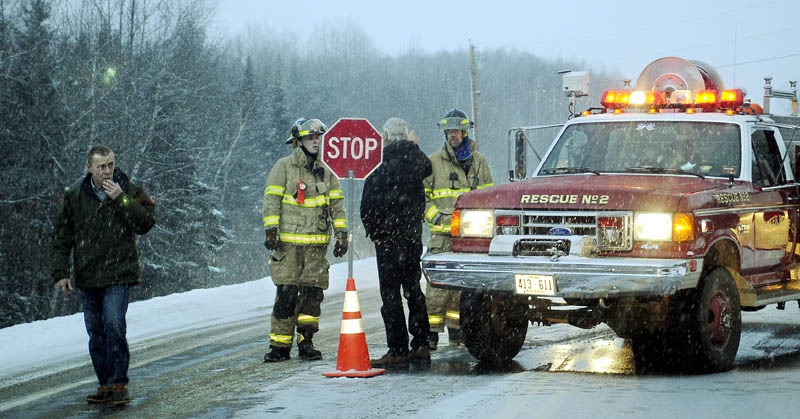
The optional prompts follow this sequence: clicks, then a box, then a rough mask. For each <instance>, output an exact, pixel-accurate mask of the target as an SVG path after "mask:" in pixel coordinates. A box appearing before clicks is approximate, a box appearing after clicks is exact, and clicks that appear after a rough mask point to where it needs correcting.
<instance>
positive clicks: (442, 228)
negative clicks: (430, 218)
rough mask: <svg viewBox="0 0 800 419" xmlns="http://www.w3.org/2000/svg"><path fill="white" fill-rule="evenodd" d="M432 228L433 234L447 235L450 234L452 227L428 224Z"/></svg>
mask: <svg viewBox="0 0 800 419" xmlns="http://www.w3.org/2000/svg"><path fill="white" fill-rule="evenodd" d="M428 225H429V226H430V227H431V233H434V232H438V233H447V234H450V225H449V224H448V225H438V224H430V223H429V224H428Z"/></svg>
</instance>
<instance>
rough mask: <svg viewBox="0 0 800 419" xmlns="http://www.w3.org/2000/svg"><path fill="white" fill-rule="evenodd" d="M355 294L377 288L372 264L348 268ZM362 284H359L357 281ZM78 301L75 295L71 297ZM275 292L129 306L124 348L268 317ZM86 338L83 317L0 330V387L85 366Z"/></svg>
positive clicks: (333, 288) (341, 270)
mask: <svg viewBox="0 0 800 419" xmlns="http://www.w3.org/2000/svg"><path fill="white" fill-rule="evenodd" d="M353 278H354V279H355V282H356V289H357V290H359V291H360V290H368V289H375V288H377V287H378V282H377V274H376V267H375V258H369V259H363V260H357V261H355V262H353ZM362 278H364V279H362ZM346 284H347V263H339V264H336V265H331V270H330V285H329V288H328V291H326V294H328V295H331V294H337V293H344V290H345V286H346ZM61 298H79V296H78V293H77V291H72V292H71V294H70V297H61ZM274 300H275V286H274V285H273V284H272V280H271V279H270V278H269V277H267V278H262V279H259V280H255V281H250V282H245V283H242V284H235V285H226V286H222V287H217V288H207V289H197V290H192V291H187V292H182V293H178V294H171V295H167V296H164V297H156V298H152V299H149V300H146V301H137V302H135V303H131V304H130V305H129V306H128V315H127V320H128V343H129V344H130V345H131V346H133V345H136V344H137V343H141V342H143V341H146V340H151V339H157V338H158V337H160V336H165V335H172V334H175V333H179V332H181V331H184V330H188V329H193V330H194V329H202V328H204V327H210V326H214V325H218V324H220V323H223V322H232V321H236V320H239V319H246V318H250V317H252V316H253V315H254V314H255V313H260V314H267V315H268V313H270V312H271V311H272V308H271V307H272V303H273V301H274ZM88 342H89V338H88V336H87V335H86V329H85V328H84V324H83V313H76V314H73V315H70V316H64V317H55V318H52V319H47V320H40V321H35V322H31V323H24V324H18V325H14V326H11V327H6V328H3V329H0V348H2V350H0V382H3V383H4V384H12V383H13V382H14V381H16V380H19V379H30V378H32V377H36V376H37V375H40V374H52V373H53V372H55V371H58V370H60V369H67V368H71V367H74V366H76V365H80V364H85V363H86V362H88V357H89V352H88Z"/></svg>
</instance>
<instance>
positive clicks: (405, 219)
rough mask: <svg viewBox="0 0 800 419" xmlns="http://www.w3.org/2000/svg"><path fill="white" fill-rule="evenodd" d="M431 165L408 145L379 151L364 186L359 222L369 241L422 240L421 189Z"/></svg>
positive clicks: (422, 203) (397, 143)
mask: <svg viewBox="0 0 800 419" xmlns="http://www.w3.org/2000/svg"><path fill="white" fill-rule="evenodd" d="M431 173H433V172H432V168H431V161H430V159H428V156H426V155H425V153H423V152H422V150H420V149H419V146H417V145H416V144H414V143H412V142H411V141H395V142H393V143H391V144H389V145H388V146H386V147H385V148H384V149H383V163H382V164H381V165H380V166H379V167H378V169H376V170H375V171H374V172H372V174H370V175H369V176H368V177H367V180H366V182H365V183H364V193H363V194H362V196H361V221H362V222H363V223H364V228H365V229H366V230H367V236H369V237H370V238H371V239H372V240H373V241H376V240H386V239H389V238H404V239H407V240H422V222H423V215H424V212H425V188H424V186H423V185H422V180H423V179H425V178H426V177H428V176H430V175H431Z"/></svg>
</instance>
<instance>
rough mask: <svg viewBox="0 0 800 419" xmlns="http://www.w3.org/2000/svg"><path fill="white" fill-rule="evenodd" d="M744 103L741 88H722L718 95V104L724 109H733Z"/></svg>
mask: <svg viewBox="0 0 800 419" xmlns="http://www.w3.org/2000/svg"><path fill="white" fill-rule="evenodd" d="M743 103H744V94H743V93H742V89H730V90H723V91H722V95H720V100H719V105H720V107H722V108H725V109H734V108H737V107H739V106H742V104H743Z"/></svg>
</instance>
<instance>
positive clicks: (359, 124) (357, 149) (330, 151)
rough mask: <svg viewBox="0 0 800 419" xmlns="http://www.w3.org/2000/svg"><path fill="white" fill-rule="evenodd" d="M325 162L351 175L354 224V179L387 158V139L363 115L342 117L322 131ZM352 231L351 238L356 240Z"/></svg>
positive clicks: (350, 216) (349, 269) (349, 222)
mask: <svg viewBox="0 0 800 419" xmlns="http://www.w3.org/2000/svg"><path fill="white" fill-rule="evenodd" d="M320 153H322V162H323V163H325V166H328V168H329V169H331V172H333V174H335V175H336V177H338V178H339V179H349V180H350V181H349V182H348V183H349V184H350V186H349V192H350V194H349V195H350V199H349V203H350V205H349V208H348V209H347V225H348V228H352V225H353V208H354V204H353V194H354V193H353V183H354V181H355V179H366V177H367V176H369V174H370V173H372V171H373V170H375V169H376V168H377V167H378V166H379V165H380V164H381V162H382V161H383V139H382V138H381V135H380V133H378V130H376V129H375V127H373V126H372V124H370V123H369V121H367V120H366V119H363V118H342V119H339V120H338V121H336V123H335V124H333V126H331V129H329V130H328V131H327V132H325V134H323V135H322V141H321V142H320ZM352 237H353V233H352V231H350V232H348V238H347V240H348V242H350V244H352V241H353V240H352ZM348 247H350V249H348V250H349V251H348V253H349V254H348V257H347V275H348V278H352V277H353V250H352V246H348Z"/></svg>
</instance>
